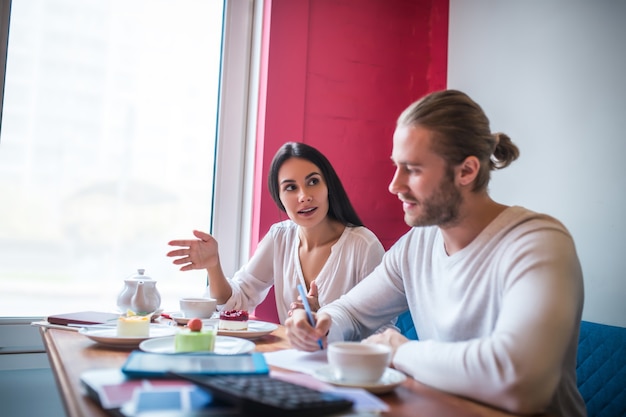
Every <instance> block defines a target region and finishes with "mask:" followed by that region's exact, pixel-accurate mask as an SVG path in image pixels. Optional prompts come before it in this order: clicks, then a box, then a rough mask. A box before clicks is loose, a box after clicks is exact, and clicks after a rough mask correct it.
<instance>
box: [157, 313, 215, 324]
mask: <svg viewBox="0 0 626 417" xmlns="http://www.w3.org/2000/svg"><path fill="white" fill-rule="evenodd" d="M166 314H167V315H168V316H170V317H171V318H172V320H174V321H175V322H176V324H180V325H181V326H184V325H186V324H187V323H189V320H191V319H190V318H189V317H185V316H183V313H180V312H176V313H166ZM218 320H219V318H215V316H213V318H204V319H202V323H204V324H212V325H217V321H218Z"/></svg>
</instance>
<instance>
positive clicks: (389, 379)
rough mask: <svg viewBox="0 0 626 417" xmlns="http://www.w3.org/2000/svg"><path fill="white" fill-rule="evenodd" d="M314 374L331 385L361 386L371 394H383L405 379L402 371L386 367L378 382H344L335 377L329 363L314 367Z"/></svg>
mask: <svg viewBox="0 0 626 417" xmlns="http://www.w3.org/2000/svg"><path fill="white" fill-rule="evenodd" d="M314 376H315V377H316V378H317V379H319V380H320V381H323V382H327V383H329V384H332V385H337V386H340V387H350V388H363V389H365V390H367V391H369V392H371V393H373V394H384V393H386V392H389V391H392V390H393V389H395V388H396V387H397V386H398V385H400V384H402V383H403V382H404V381H405V380H406V375H405V374H403V373H402V372H400V371H397V370H395V369H391V368H387V369H386V370H385V373H384V374H383V376H382V378H380V380H378V382H372V383H364V384H359V383H354V382H346V381H342V380H340V379H337V378H336V377H335V373H334V372H333V370H332V368H331V367H330V366H329V365H327V366H323V367H321V368H318V369H316V370H315V373H314Z"/></svg>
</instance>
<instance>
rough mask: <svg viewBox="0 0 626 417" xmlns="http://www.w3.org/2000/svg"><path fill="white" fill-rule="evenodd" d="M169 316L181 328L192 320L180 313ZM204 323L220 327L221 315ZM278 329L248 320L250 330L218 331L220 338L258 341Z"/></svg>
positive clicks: (263, 322)
mask: <svg viewBox="0 0 626 417" xmlns="http://www.w3.org/2000/svg"><path fill="white" fill-rule="evenodd" d="M168 315H169V316H170V317H171V318H172V320H174V321H175V322H176V323H177V324H180V325H181V326H184V325H186V324H187V323H188V322H189V320H190V319H189V318H187V317H183V314H182V313H180V312H176V313H168ZM202 323H203V324H204V325H211V326H218V325H219V313H216V315H214V316H213V318H209V319H202ZM277 328H278V325H277V324H275V323H269V322H265V321H258V320H248V330H222V329H218V330H217V334H218V335H220V336H233V337H241V338H243V339H256V338H257V337H262V336H265V335H267V334H270V333H272V332H273V331H274V330H276V329H277Z"/></svg>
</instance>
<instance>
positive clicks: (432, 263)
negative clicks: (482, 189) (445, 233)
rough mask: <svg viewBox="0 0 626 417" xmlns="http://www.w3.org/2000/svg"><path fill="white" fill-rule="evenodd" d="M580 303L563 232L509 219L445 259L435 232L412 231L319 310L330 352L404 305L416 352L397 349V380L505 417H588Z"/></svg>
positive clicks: (513, 213)
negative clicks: (542, 415) (407, 379)
mask: <svg viewBox="0 0 626 417" xmlns="http://www.w3.org/2000/svg"><path fill="white" fill-rule="evenodd" d="M583 298H584V295H583V278H582V272H581V267H580V263H579V261H578V257H577V254H576V249H575V246H574V242H573V240H572V238H571V236H570V234H569V233H568V231H567V230H566V229H565V227H564V226H563V225H562V224H561V223H559V222H558V221H557V220H555V219H553V218H551V217H549V216H546V215H542V214H537V213H534V212H531V211H529V210H526V209H524V208H522V207H509V208H507V209H506V210H505V211H504V212H502V213H501V214H500V215H499V216H498V217H497V218H496V219H495V220H494V221H493V222H492V223H491V224H489V225H488V226H487V227H486V228H485V229H484V230H483V231H482V232H481V233H480V234H479V235H478V236H477V237H476V238H475V239H474V241H472V242H471V243H470V244H469V245H468V246H467V247H465V248H464V249H462V250H461V251H459V252H457V253H455V254H454V255H452V256H448V255H447V254H446V252H445V250H444V244H443V240H442V236H441V233H440V230H439V229H438V228H436V227H428V228H413V229H412V230H410V231H409V232H408V233H407V234H406V235H404V236H403V237H402V238H401V239H400V240H399V241H398V242H397V243H396V244H395V245H394V246H393V247H392V248H391V249H390V250H389V251H388V252H387V254H385V256H384V258H383V262H382V264H381V265H380V266H379V267H378V268H376V270H375V271H374V272H373V273H372V274H371V275H370V276H368V277H367V278H366V279H365V280H364V281H362V282H361V283H360V284H359V285H358V286H357V287H355V288H354V289H353V290H352V291H351V292H350V293H348V294H347V295H346V296H344V297H342V298H341V299H340V300H338V301H337V302H335V303H332V304H330V305H328V306H326V307H325V308H323V309H322V310H323V311H325V312H327V313H329V314H330V315H331V317H332V318H333V325H332V328H331V332H330V335H329V341H332V340H337V339H342V338H344V339H361V338H365V337H367V336H368V335H370V334H371V333H372V332H373V331H375V330H376V329H377V328H378V327H379V326H380V325H382V324H383V323H385V322H387V321H388V320H389V319H390V318H392V317H394V316H396V315H398V313H400V312H401V311H403V310H405V309H406V308H407V305H408V307H409V309H410V311H411V315H412V317H413V321H414V322H415V326H416V330H417V333H418V336H419V339H420V340H419V341H411V342H409V343H405V344H403V345H402V346H401V347H400V348H399V349H398V351H397V352H396V354H395V357H394V358H393V366H394V367H395V368H397V369H399V370H402V371H404V372H406V373H407V374H409V375H411V376H413V377H414V378H415V379H417V380H418V381H421V382H423V383H425V384H427V385H430V386H433V387H435V388H438V389H441V390H444V391H448V392H451V393H454V394H458V395H461V396H465V397H470V398H473V399H475V400H478V401H480V402H484V403H488V404H491V405H493V406H496V407H499V408H503V409H506V410H509V411H512V412H517V413H524V414H525V413H536V412H541V411H548V412H551V413H554V414H557V415H561V416H567V417H578V416H584V415H585V414H586V412H585V406H584V402H583V400H582V397H581V396H580V394H579V392H578V389H577V387H576V370H575V367H576V351H577V345H578V331H579V324H580V319H581V314H582V307H583ZM359 323H360V324H359Z"/></svg>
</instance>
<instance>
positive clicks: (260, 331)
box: [217, 320, 278, 339]
mask: <svg viewBox="0 0 626 417" xmlns="http://www.w3.org/2000/svg"><path fill="white" fill-rule="evenodd" d="M218 321H219V320H218ZM276 329H278V325H277V324H274V323H268V322H266V321H257V320H248V330H222V329H218V330H217V334H219V335H223V336H234V337H242V338H244V339H256V338H257V337H261V336H265V335H266V334H270V333H272V332H273V331H274V330H276Z"/></svg>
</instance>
